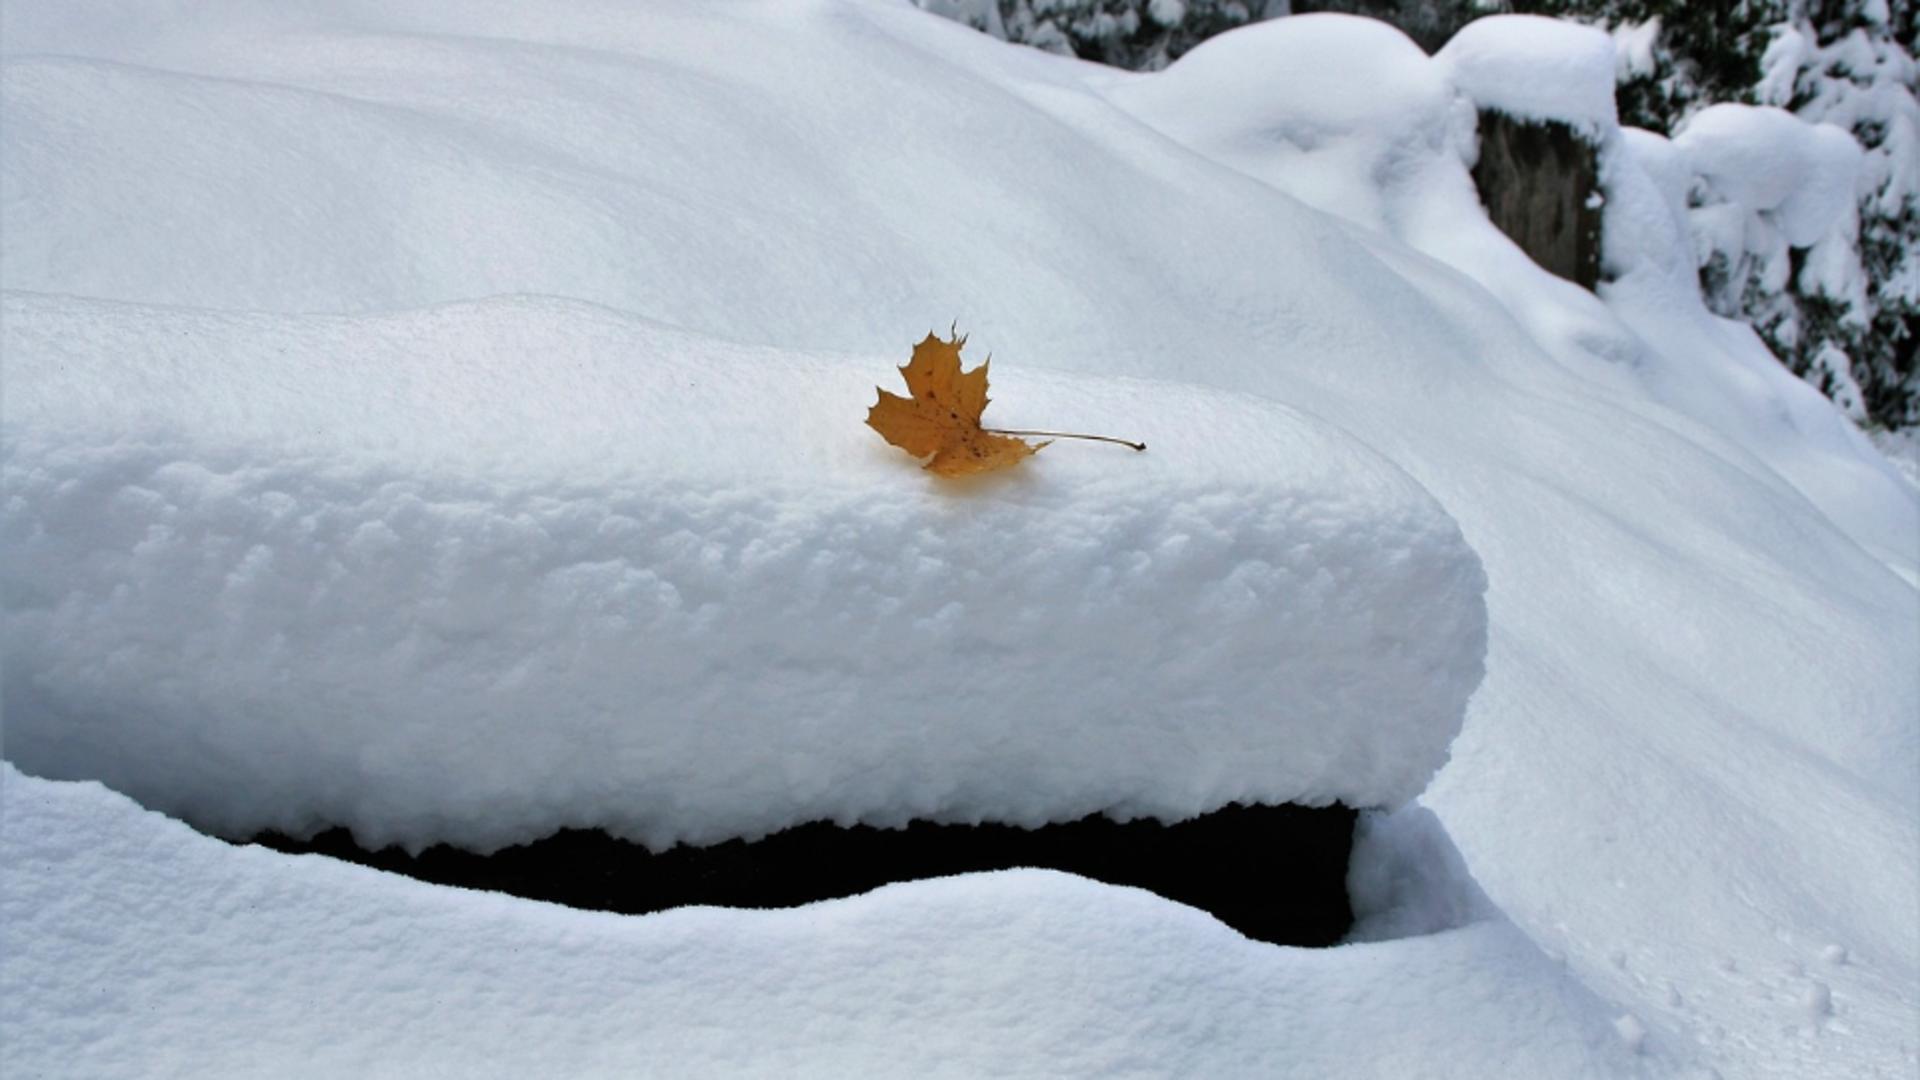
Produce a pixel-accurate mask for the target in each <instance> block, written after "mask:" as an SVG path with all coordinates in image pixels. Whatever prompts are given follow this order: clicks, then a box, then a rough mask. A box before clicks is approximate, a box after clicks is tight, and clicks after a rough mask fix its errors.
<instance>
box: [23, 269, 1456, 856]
mask: <svg viewBox="0 0 1920 1080" xmlns="http://www.w3.org/2000/svg"><path fill="white" fill-rule="evenodd" d="M0 325H4V329H5V339H4V345H3V346H0V347H4V349H5V352H6V355H7V360H8V371H7V374H8V385H7V414H6V427H5V429H4V430H5V438H6V444H7V454H6V458H5V466H4V467H5V479H6V487H7V491H8V492H9V503H8V513H7V516H6V524H5V526H4V542H5V545H6V547H7V550H8V558H7V560H6V563H5V570H4V573H5V577H4V586H5V591H6V595H7V596H8V600H9V609H10V610H9V612H8V619H7V624H6V679H7V687H8V713H9V725H8V731H7V753H8V755H9V756H10V757H11V758H12V759H13V760H15V761H17V762H19V763H20V764H21V765H23V766H25V767H27V768H30V769H33V770H35V771H37V772H40V773H43V774H46V775H52V776H62V777H97V778H102V779H106V780H108V781H110V782H112V783H113V784H114V785H115V786H116V787H118V788H120V789H121V790H124V791H126V792H128V793H130V794H133V795H135V796H136V797H139V798H141V799H142V800H145V801H147V802H148V803H150V804H151V805H154V806H158V807H164V808H166V809H168V810H170V811H173V812H175V813H179V814H181V815H183V816H185V817H187V818H188V819H189V820H192V821H195V822H197V823H200V824H201V825H203V826H208V827H213V828H217V829H220V830H223V831H227V832H230V833H238V834H245V833H249V832H251V831H254V830H258V829H262V828H268V827H273V828H279V829H283V830H288V831H294V832H300V831H303V830H306V829H310V828H312V827H313V826H315V825H316V824H342V825H348V826H351V827H352V828H353V829H354V831H355V833H356V834H357V835H358V836H359V837H360V839H361V840H362V841H363V842H365V843H368V844H371V845H376V846H377V845H383V844H386V843H391V842H400V843H403V844H406V845H409V846H412V847H420V846H424V845H426V844H430V843H433V842H435V841H451V842H455V843H459V844H464V845H467V846H472V847H479V848H483V849H485V848H493V847H498V846H501V845H504V844H507V843H512V842H516V841H522V840H527V839H532V838H534V837H537V836H541V835H544V834H545V833H547V832H551V831H552V830H553V829H556V828H559V827H561V826H564V825H574V826H585V827H592V826H604V827H608V828H610V829H612V830H613V831H615V832H616V833H619V834H622V835H626V836H631V837H633V838H636V839H640V840H643V841H645V842H647V843H649V844H652V845H655V846H662V845H666V844H670V843H672V842H674V841H678V840H689V841H694V842H709V841H714V840H721V839H726V838H728V837H731V836H739V835H757V834H760V833H762V832H766V831H769V830H772V829H777V828H780V827H782V826H785V825H791V824H796V823H799V822H803V821H810V820H816V819H831V820H836V821H841V822H847V823H851V822H854V821H864V822H869V823H873V824H904V823H905V822H906V821H908V820H910V819H912V818H927V819H932V820H940V821H952V820H959V821H972V820H980V819H983V818H984V819H990V820H997V821H1006V822H1011V823H1017V824H1041V823H1044V822H1047V821H1059V820H1068V819H1072V818H1077V817H1081V816H1084V815H1086V814H1089V813H1096V812H1100V811H1112V812H1114V813H1116V814H1118V815H1122V816H1131V815H1142V814H1147V815H1156V816H1159V817H1162V818H1165V819H1169V820H1176V819H1180V818H1185V817H1190V816H1192V815H1194V814H1198V813H1202V812H1204V811H1207V810H1211V809H1215V808H1217V807H1219V806H1222V805H1225V804H1226V803H1228V802H1233V801H1259V802H1269V803H1279V802H1289V801H1291V802H1299V803H1305V804H1311V805H1324V804H1327V803H1332V802H1343V803H1345V804H1347V805H1350V806H1390V805H1397V804H1399V803H1401V802H1404V801H1405V800H1407V799H1409V798H1411V797H1412V796H1413V795H1414V794H1415V793H1417V792H1418V791H1419V790H1420V789H1421V788H1423V787H1425V786H1426V783H1427V780H1428V779H1429V777H1431V776H1432V774H1433V772H1434V770H1435V769H1437V768H1438V767H1439V766H1440V764H1441V763H1442V762H1443V761H1445V759H1446V748H1447V744H1448V743H1449V742H1450V741H1451V740H1452V738H1453V736H1454V733H1455V732H1456V731H1457V730H1458V729H1459V724H1460V717H1461V716H1462V714H1463V712H1464V710H1465V705H1466V699H1467V696H1468V695H1469V694H1470V693H1472V691H1473V689H1474V687H1475V686H1476V685H1477V684H1478V682H1479V679H1480V674H1481V658H1482V655H1483V653H1484V650H1485V642H1486V621H1485V609H1484V606H1483V603H1482V600H1481V592H1482V590H1483V587H1484V578H1483V577H1482V575H1481V572H1480V567H1479V563H1478V561H1477V560H1476V559H1475V558H1474V556H1473V554H1472V552H1471V551H1470V550H1468V548H1467V547H1466V545H1465V543H1464V542H1463V541H1462V540H1461V538H1460V535H1459V531H1458V529H1457V528H1456V527H1455V525H1454V524H1453V522H1452V520H1451V519H1450V518H1448V517H1447V516H1446V514H1445V513H1444V512H1442V511H1441V510H1440V509H1439V507H1438V505H1437V504H1435V503H1434V502H1433V500H1432V499H1431V498H1430V497H1429V496H1427V494H1426V493H1425V492H1424V491H1423V490H1422V489H1421V488H1420V487H1419V485H1417V484H1415V483H1414V482H1413V481H1412V480H1411V479H1410V478H1409V477H1408V476H1407V475H1406V474H1405V473H1403V472H1401V471H1400V470H1399V469H1397V468H1394V467H1393V466H1391V465H1388V464H1387V463H1385V462H1384V461H1382V460H1381V459H1380V458H1379V457H1378V456H1377V455H1375V454H1373V453H1372V452H1370V451H1368V450H1366V449H1365V448H1364V447H1362V446H1360V445H1359V444H1358V443H1356V442H1354V441H1353V440H1352V439H1350V438H1347V437H1345V436H1343V435H1341V434H1340V433H1338V432H1335V431H1332V430H1330V429H1329V428H1327V427H1326V426H1325V425H1324V424H1320V423H1318V422H1315V421H1313V420H1311V419H1309V418H1307V417H1305V416H1303V415H1302V414H1300V413H1297V412H1295V411H1293V410H1290V409H1288V408H1286V407H1284V406H1280V405H1276V404H1272V403H1270V402H1265V401H1261V400H1259V399H1255V398H1250V397H1245V396H1239V395H1233V394H1228V393H1222V392H1219V391H1209V390H1200V389H1196V388H1192V387H1188V386H1183V385H1176V384H1167V383H1154V382H1141V381H1123V380H1116V379H1103V378H1097V377H1093V376H1086V375H1061V374H1053V373H1046V372H1037V371H1031V370H1028V369H1023V368H1021V367H1019V366H1018V365H1017V364H1015V363H1011V362H1009V361H1008V360H1006V359H1002V360H1000V361H999V362H997V363H995V364H994V365H993V372H992V374H993V377H994V383H993V386H992V392H993V396H994V398H995V403H994V404H993V406H992V407H991V410H990V412H989V414H988V415H989V418H990V419H991V420H992V421H993V422H996V423H1001V424H1007V425H1010V426H1013V427H1036V426H1041V425H1045V426H1056V425H1060V426H1065V427H1067V428H1073V429H1080V430H1087V429H1094V428H1099V429H1104V430H1110V431H1119V432H1125V433H1126V434H1127V435H1128V436H1130V437H1133V438H1136V439H1144V440H1145V441H1146V442H1147V444H1148V446H1149V450H1148V451H1147V452H1146V453H1144V454H1136V453H1134V452H1132V451H1129V450H1126V449H1122V448H1117V447H1112V446H1105V445H1100V444H1087V443H1080V444H1072V443H1056V444H1055V445H1053V446H1051V447H1048V448H1046V449H1045V450H1044V451H1043V452H1042V453H1041V455H1040V456H1039V457H1037V458H1034V459H1032V460H1031V461H1029V462H1027V463H1025V464H1024V465H1023V466H1022V467H1021V468H1020V469H1019V470H1018V471H1015V472H1009V473H1005V474H1002V475H1001V476H999V477H994V478H988V479H984V480H981V481H977V482H973V483H956V482H953V481H942V480H939V479H936V478H934V477H932V476H930V475H929V474H927V473H925V472H923V471H921V470H920V469H919V468H918V467H917V463H916V462H915V461H914V460H913V459H912V458H910V457H908V456H907V455H905V454H903V453H901V452H900V451H898V450H895V449H893V448H891V447H889V446H887V445H886V444H885V443H884V442H882V441H881V440H880V438H879V437H878V436H877V435H876V434H875V433H874V432H873V431H871V430H870V429H868V428H867V427H866V425H865V424H864V423H862V422H861V417H862V416H863V415H864V410H865V407H866V406H867V405H868V404H870V403H871V401H872V400H873V397H874V383H875V381H876V380H881V381H884V382H886V383H888V384H890V385H891V384H893V383H895V382H897V381H898V376H897V374H896V373H895V370H894V369H895V366H896V363H897V362H899V361H903V360H904V359H905V355H904V354H905V353H906V352H907V351H908V346H910V345H911V343H912V341H913V340H915V337H916V335H915V333H914V332H913V331H912V330H910V329H909V328H905V327H903V328H902V331H901V334H900V342H901V348H900V350H899V354H898V355H895V356H893V357H881V356H875V357H870V358H866V359H865V360H863V361H859V362H849V361H846V360H839V359H831V358H820V357H815V356H808V355H802V354H793V353H784V352H780V351H777V350H773V349H766V348H759V349H752V348H743V347H739V346H729V345H725V344H722V343H719V342H715V341H713V340H712V339H709V338H702V337H699V336H696V335H690V334H685V333H675V332H671V331H666V330H662V329H660V328H659V327H656V326H652V325H650V324H647V323H644V322H642V321H639V320H635V319H632V318H628V317H622V316H619V315H617V314H614V313H611V312H607V311H605V310H602V309H597V308H593V307H590V306H587V305H583V304H578V303H571V302H560V301H548V300H537V299H523V300H497V301H491V302H486V303H479V304H462V305H453V306H447V307H441V308H435V309H431V310H427V311H422V312H416V313H408V314H397V315H389V316H378V317H363V318H353V317H287V316H271V315H217V314H206V313H198V312H186V311H178V310H167V309H156V308H147V307H139V306H132V305H124V304H102V303H97V302H83V301H75V300H69V299H61V298H31V297H15V298H14V299H12V300H10V301H8V303H7V306H6V308H5V312H4V318H0Z"/></svg>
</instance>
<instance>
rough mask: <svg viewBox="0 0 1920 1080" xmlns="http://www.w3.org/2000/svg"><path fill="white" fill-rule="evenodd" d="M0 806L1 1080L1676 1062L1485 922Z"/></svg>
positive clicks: (1266, 1072)
mask: <svg viewBox="0 0 1920 1080" xmlns="http://www.w3.org/2000/svg"><path fill="white" fill-rule="evenodd" d="M0 820H4V821H5V822H6V828H5V830H4V832H0V865H4V866H6V867H7V868H8V869H9V871H11V872H9V873H7V874H5V875H0V955H4V956H5V958H6V960H7V962H6V963H5V964H4V965H0V1030H4V1031H5V1032H6V1034H7V1038H6V1039H5V1040H0V1067H4V1068H5V1070H6V1072H7V1073H8V1075H10V1076H27V1075H34V1074H37V1073H40V1072H43V1071H44V1072H57V1073H59V1074H62V1075H85V1076H90V1077H100V1078H119V1077H143V1076H166V1075H181V1074H193V1075H201V1076H208V1075H220V1076H233V1075H271V1076H284V1077H339V1076H372V1077H387V1076H394V1077H414V1076H428V1075H431V1076H463V1077H494V1076H501V1077H506V1076H516V1077H517V1076H529V1075H565V1076H574V1077H596V1076H634V1075H677V1076H955V1077H974V1076H988V1075H991V1076H1010V1077H1056V1076H1110V1077H1111V1076H1119V1077H1135V1076H1137V1077H1149V1076H1168V1075H1192V1076H1275V1075H1278V1076H1316V1077H1329V1078H1333V1080H1341V1078H1347V1077H1353V1078H1360V1077H1374V1076H1380V1075H1383V1074H1384V1075H1395V1076H1406V1075H1419V1074H1424V1073H1427V1072H1428V1071H1429V1070H1430V1067H1431V1065H1432V1063H1434V1062H1436V1061H1439V1062H1446V1063H1447V1065H1448V1068H1454V1067H1457V1068H1459V1069H1460V1070H1462V1072H1461V1075H1469V1074H1470V1075H1477V1076H1491V1075H1500V1074H1503V1073H1505V1074H1508V1075H1528V1076H1553V1077H1567V1078H1573V1080H1579V1078H1587V1077H1594V1078H1598V1077H1620V1076H1662V1075H1671V1073H1668V1072H1665V1071H1663V1070H1661V1069H1659V1068H1658V1067H1657V1065H1655V1066H1650V1065H1649V1064H1647V1062H1646V1061H1645V1059H1636V1058H1635V1057H1634V1056H1633V1055H1632V1054H1631V1052H1630V1051H1629V1049H1628V1048H1627V1047H1626V1046H1625V1045H1624V1044H1623V1043H1621V1041H1620V1040H1619V1039H1618V1038H1617V1037H1616V1035H1615V1034H1614V1032H1613V1030H1612V1029H1611V1027H1609V1026H1608V1024H1607V1023H1606V1021H1605V1020H1603V1019H1600V1018H1598V1016H1597V1015H1596V1011H1597V1004H1598V1003H1596V1002H1595V1001H1593V999H1592V997H1591V995H1589V994H1587V993H1586V991H1584V990H1582V989H1581V988H1580V986H1579V985H1578V984H1577V983H1575V982H1574V981H1573V980H1571V979H1569V978H1568V977H1567V975H1566V973H1565V972H1564V971H1563V970H1562V969H1561V968H1559V967H1558V966H1557V965H1555V964H1553V963H1551V962H1550V961H1548V960H1547V959H1545V958H1544V957H1542V956H1541V955H1540V954H1539V952H1538V951H1537V950H1535V949H1534V948H1533V947H1532V946H1531V945H1530V944H1529V943H1528V942H1527V941H1526V939H1525V938H1524V937H1523V936H1522V935H1520V934H1519V933H1518V932H1517V931H1516V930H1515V929H1514V928H1513V927H1512V925H1511V924H1509V923H1506V922H1504V921H1502V920H1500V919H1498V918H1482V919H1477V920H1474V921H1473V922H1472V923H1470V924H1466V925H1463V926H1461V927H1460V928H1458V929H1455V930H1452V931H1450V932H1448V933H1445V934H1440V935H1438V936H1434V937H1426V938H1416V939H1412V940H1407V941H1399V942H1392V943H1388V944H1373V945H1359V946H1354V947H1351V948H1346V949H1340V950H1335V951H1328V950H1303V949H1284V948H1277V947H1274V946H1270V945H1264V944H1260V943H1257V942H1251V941H1248V940H1246V939H1245V938H1242V937H1240V936H1239V935H1238V934H1235V933H1234V932H1233V931H1231V930H1229V929H1228V928H1226V927H1225V926H1222V925H1221V924H1220V923H1218V922H1216V921H1214V920H1213V919H1212V918H1211V917H1209V916H1207V915H1205V914H1203V913H1201V912H1198V911H1194V910H1192V909H1190V908H1185V907H1181V906H1179V905H1177V904H1170V903H1168V902H1166V901H1164V900H1161V899H1159V898H1158V897H1155V896H1153V895H1151V894H1149V893H1145V892H1141V891H1139V890H1135V889H1120V888H1113V887H1109V886H1104V885H1098V884H1095V883H1093V882H1090V881H1086V880H1084V879H1081V878H1074V877H1068V876H1066V875H1063V874H1055V873H1051V872H1045V871H1037V870H1024V871H1010V872H1005V873H998V874H976V875H968V876H965V877H958V878H948V879H944V880H938V881H927V882H920V883H915V884H909V885H897V886H891V887H889V888H885V889H882V890H879V891H877V892H874V893H870V894H867V895H865V896H860V897H855V898H852V899H849V900H842V901H831V902H828V903H822V904H815V905H812V906H810V907H807V908H804V909H800V910H796V911H792V912H777V913H775V912H748V911H723V910H718V909H712V908H688V909H682V910H679V911H672V912H666V913H664V914H661V915H655V916H648V917H646V918H642V919H634V918H625V917H621V916H616V915H603V914H596V913H588V912H580V911H572V910H568V909H565V908H559V907H552V906H548V905H544V904H536V903H531V902H528V901H523V900H516V899H512V898H509V897H502V896H497V895H490V894H483V893H467V892H461V891H457V890H450V889H438V888H434V887H431V886H426V885H421V884H419V883H416V882H412V881H408V880H405V879H400V878H394V877H391V876H388V875H385V874H381V873H377V872H375V871H371V870H366V869H363V868H361V867H356V866H347V865H342V864H339V863H335V862H332V861H329V860H325V859H320V858H315V857H290V856H285V855H280V854H277V853H274V852H270V851H266V850H264V849H260V848H251V847H249V848H232V847H228V846H226V845H224V844H222V843H220V842H219V841H216V840H211V839H208V838H207V837H204V836H200V835H196V834H194V833H192V832H190V831H188V830H187V829H186V828H185V827H183V826H181V825H180V824H179V823H178V822H173V821H168V820H166V819H164V818H161V817H159V816H158V815H155V814H151V813H146V812H143V811H141V810H140V809H139V808H137V807H135V806H134V805H133V804H132V803H130V802H128V801H127V800H126V799H125V798H123V797H121V796H119V795H117V794H114V793H112V792H109V791H106V790H104V789H102V788H100V787H99V786H97V785H94V784H66V783H53V782H48V781H44V780H39V779H36V778H33V777H28V776H23V775H21V774H20V773H19V772H17V771H15V770H14V769H13V768H12V767H10V766H4V767H0ZM1409 855H1410V857H1416V858H1417V857H1418V855H1417V853H1415V852H1411V851H1410V852H1409ZM26 867H31V868H32V872H31V873H22V872H19V871H20V869H21V868H26ZM376 912H377V913H378V914H377V917H372V918H370V917H369V913H376ZM1436 1002H1446V1003H1448V1004H1447V1008H1446V1010H1445V1011H1444V1012H1443V1011H1440V1010H1437V1009H1436V1008H1435V1007H1434V1003H1436Z"/></svg>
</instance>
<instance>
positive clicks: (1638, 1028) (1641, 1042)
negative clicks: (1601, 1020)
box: [1613, 1013, 1647, 1054]
mask: <svg viewBox="0 0 1920 1080" xmlns="http://www.w3.org/2000/svg"><path fill="white" fill-rule="evenodd" d="M1613 1029H1614V1030H1615V1031H1617V1032H1619V1033H1620V1041H1621V1042H1622V1043H1625V1044H1626V1047H1627V1049H1628V1050H1631V1051H1632V1052H1634V1053H1636V1054H1638V1053H1642V1052H1644V1051H1645V1049H1646V1045H1647V1025H1645V1024H1643V1023H1641V1022H1640V1018H1639V1017H1637V1016H1634V1015H1633V1014H1631V1013H1628V1014H1626V1015H1623V1016H1621V1017H1619V1018H1618V1019H1616V1020H1614V1022H1613Z"/></svg>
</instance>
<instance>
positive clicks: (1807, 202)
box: [1673, 104, 1861, 247]
mask: <svg viewBox="0 0 1920 1080" xmlns="http://www.w3.org/2000/svg"><path fill="white" fill-rule="evenodd" d="M1673 142H1674V145H1675V146H1676V147H1679V148H1680V149H1681V150H1682V151H1684V152H1685V153H1686V155H1687V158H1688V160H1689V161H1690V162H1691V164H1692V166H1693V169H1694V171H1695V173H1696V174H1697V175H1699V176H1700V177H1702V178H1703V179H1704V180H1705V181H1706V182H1707V184H1708V186H1709V190H1710V192H1711V194H1712V195H1714V196H1718V198H1717V199H1712V200H1710V201H1715V202H1718V201H1722V200H1724V201H1726V202H1728V203H1732V204H1735V205H1737V206H1738V207H1739V208H1740V209H1741V210H1742V211H1744V212H1746V213H1752V214H1766V215H1767V220H1768V221H1769V222H1770V223H1771V224H1773V225H1774V226H1775V227H1776V228H1778V229H1779V230H1780V231H1781V233H1782V234H1784V236H1785V238H1786V242H1787V243H1788V244H1790V245H1792V246H1794V247H1808V246H1810V245H1812V244H1813V243H1814V242H1816V241H1818V240H1820V239H1821V238H1822V237H1824V236H1826V235H1827V232H1828V231H1829V230H1830V229H1832V228H1833V227H1834V224H1835V223H1836V222H1837V221H1839V220H1840V219H1841V218H1842V216H1843V215H1849V214H1850V213H1851V211H1852V209H1853V205H1854V198H1855V188H1856V187H1857V186H1858V184H1859V177H1860V164H1861V160H1860V144H1859V143H1857V142H1855V141H1854V139H1853V136H1852V135H1850V134H1848V133H1847V132H1846V130H1845V129H1843V128H1839V127H1835V126H1834V125H1832V124H1809V123H1807V122H1806V121H1805V120H1802V119H1800V118H1799V117H1797V116H1795V115H1793V114H1792V113H1790V112H1788V111H1786V110H1785V109H1777V108H1773V107H1770V106H1754V105H1735V104H1722V105H1710V106H1708V107H1707V108H1705V109H1702V110H1700V111H1699V112H1698V113H1695V114H1694V115H1693V116H1691V117H1689V118H1688V120H1687V122H1686V124H1685V126H1683V127H1682V128H1681V130H1680V132H1679V133H1678V134H1677V135H1675V136H1674V139H1673Z"/></svg>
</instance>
